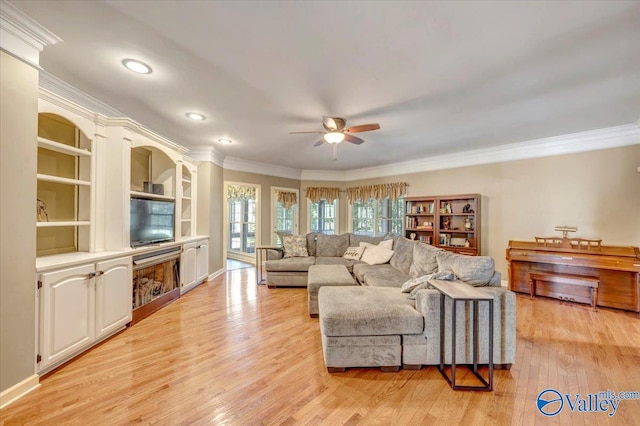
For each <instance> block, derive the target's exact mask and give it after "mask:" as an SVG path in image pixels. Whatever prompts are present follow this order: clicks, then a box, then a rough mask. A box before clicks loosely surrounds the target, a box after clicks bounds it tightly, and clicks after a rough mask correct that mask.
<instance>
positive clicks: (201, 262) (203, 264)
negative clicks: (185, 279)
mask: <svg viewBox="0 0 640 426" xmlns="http://www.w3.org/2000/svg"><path fill="white" fill-rule="evenodd" d="M197 265H198V268H197V269H198V274H197V275H198V277H197V279H196V281H197V282H200V281H204V280H206V279H207V277H208V276H209V240H202V241H199V242H198V261H197Z"/></svg>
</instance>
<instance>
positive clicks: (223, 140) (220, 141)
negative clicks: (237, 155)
mask: <svg viewBox="0 0 640 426" xmlns="http://www.w3.org/2000/svg"><path fill="white" fill-rule="evenodd" d="M218 143H220V144H222V145H230V144H231V139H225V138H222V139H218Z"/></svg>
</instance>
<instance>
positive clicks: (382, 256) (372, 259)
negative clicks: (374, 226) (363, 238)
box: [360, 243, 393, 265]
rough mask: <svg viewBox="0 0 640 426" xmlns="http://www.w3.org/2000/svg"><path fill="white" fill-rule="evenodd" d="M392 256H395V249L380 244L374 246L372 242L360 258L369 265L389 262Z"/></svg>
mask: <svg viewBox="0 0 640 426" xmlns="http://www.w3.org/2000/svg"><path fill="white" fill-rule="evenodd" d="M360 244H362V243H360ZM391 256H393V250H389V249H388V248H386V247H381V246H380V245H377V246H374V245H371V244H370V245H369V246H367V247H366V248H365V250H364V253H362V257H361V258H360V260H362V261H363V262H365V263H368V264H369V265H381V264H383V263H387V262H388V261H389V260H390V259H391Z"/></svg>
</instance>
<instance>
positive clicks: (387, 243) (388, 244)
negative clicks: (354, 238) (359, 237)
mask: <svg viewBox="0 0 640 426" xmlns="http://www.w3.org/2000/svg"><path fill="white" fill-rule="evenodd" d="M360 247H384V248H386V249H388V250H391V249H393V240H382V241H380V242H379V243H378V245H375V244H371V243H366V242H364V241H362V242H361V243H360Z"/></svg>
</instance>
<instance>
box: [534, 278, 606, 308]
mask: <svg viewBox="0 0 640 426" xmlns="http://www.w3.org/2000/svg"><path fill="white" fill-rule="evenodd" d="M537 281H545V282H548V283H555V284H565V285H572V286H582V287H589V288H590V289H591V308H592V309H593V310H594V311H597V309H598V308H597V305H598V285H599V284H600V280H599V279H598V278H596V277H585V276H582V275H569V274H556V273H553V272H531V273H529V286H530V291H531V298H532V299H533V298H534V297H535V296H536V282H537ZM558 298H559V299H561V300H568V301H572V302H575V301H576V300H575V299H574V298H572V297H570V296H563V295H559V296H558Z"/></svg>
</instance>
